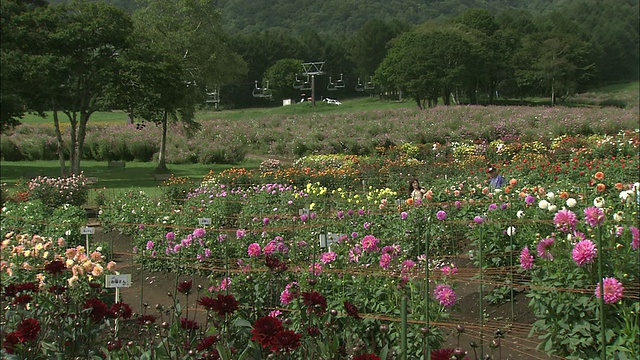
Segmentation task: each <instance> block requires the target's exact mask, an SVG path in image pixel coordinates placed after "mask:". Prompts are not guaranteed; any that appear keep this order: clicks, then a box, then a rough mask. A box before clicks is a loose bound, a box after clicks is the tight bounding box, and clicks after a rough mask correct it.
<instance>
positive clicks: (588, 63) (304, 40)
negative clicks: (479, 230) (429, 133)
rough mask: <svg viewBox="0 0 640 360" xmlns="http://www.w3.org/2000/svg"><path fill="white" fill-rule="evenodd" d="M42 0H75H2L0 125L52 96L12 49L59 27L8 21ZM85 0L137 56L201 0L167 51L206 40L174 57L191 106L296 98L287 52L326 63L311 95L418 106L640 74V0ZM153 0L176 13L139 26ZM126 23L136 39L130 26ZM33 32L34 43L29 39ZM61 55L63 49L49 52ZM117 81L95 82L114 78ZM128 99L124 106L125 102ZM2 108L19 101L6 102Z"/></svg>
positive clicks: (562, 91)
mask: <svg viewBox="0 0 640 360" xmlns="http://www.w3.org/2000/svg"><path fill="white" fill-rule="evenodd" d="M47 3H50V6H49V8H54V9H57V8H61V6H63V5H64V6H69V7H68V8H70V9H73V8H74V6H79V5H77V4H78V3H76V2H72V1H65V0H51V1H49V2H47V1H45V0H12V1H11V0H2V7H3V11H2V21H3V25H2V27H3V30H2V31H3V34H2V35H3V42H2V56H3V61H2V65H3V69H2V70H3V71H2V80H3V81H2V83H3V88H2V94H3V97H2V108H3V109H2V111H3V114H2V122H3V124H9V123H11V120H12V119H13V120H16V119H18V118H19V116H16V115H20V113H21V112H22V109H25V108H29V110H34V109H35V110H39V109H41V108H47V109H51V106H52V105H51V102H50V101H49V100H47V101H43V99H42V98H41V97H36V96H35V94H38V93H39V92H32V91H29V87H30V86H35V85H36V84H42V83H46V82H47V81H43V80H42V79H38V77H40V76H45V74H52V71H51V70H47V71H38V72H36V71H34V70H33V69H29V68H28V67H26V65H27V64H29V62H22V63H21V64H22V65H23V66H20V67H18V66H15V67H14V66H12V64H13V63H12V62H11V61H9V60H10V59H12V57H16V56H18V57H20V56H23V57H28V58H30V59H32V60H33V59H38V58H39V59H42V57H46V56H45V54H43V53H42V51H43V49H45V47H42V44H40V43H41V42H46V41H45V39H44V38H46V37H47V36H54V37H56V36H58V35H55V31H52V32H49V33H47V31H48V30H45V29H40V30H38V31H34V34H35V33H38V34H39V35H38V36H40V37H41V38H36V36H35V35H33V34H31V35H28V34H26V33H23V32H20V31H16V32H14V34H10V33H9V32H10V30H12V29H16V28H21V27H28V25H27V24H28V21H41V20H33V19H31V20H25V19H27V18H28V16H27V17H25V16H26V15H24V14H28V13H36V12H38V11H40V10H36V9H41V8H44V7H46V6H45V5H47ZM91 3H96V4H100V5H104V6H106V7H110V6H111V5H112V6H113V7H114V8H117V9H120V10H121V11H122V16H123V17H124V18H130V19H131V21H132V27H133V29H136V31H132V32H131V33H130V36H129V38H128V39H127V41H126V43H123V44H122V45H121V46H122V47H124V48H127V49H129V50H130V51H124V50H126V49H124V48H123V49H122V51H121V52H122V54H132V53H133V48H130V45H131V44H138V45H144V44H147V45H149V46H147V48H146V49H145V48H144V46H136V47H137V48H139V49H138V50H135V52H136V53H137V54H138V55H137V56H143V57H146V58H145V59H144V61H157V57H158V56H161V57H166V56H168V52H170V50H171V47H172V45H171V41H174V42H176V41H177V42H180V41H181V40H179V39H178V38H179V36H178V37H176V36H172V37H169V38H174V39H169V38H167V39H164V40H163V41H161V42H165V44H164V45H163V46H164V48H163V49H164V50H160V49H155V50H154V51H158V52H160V55H153V56H152V55H149V54H143V55H140V54H141V53H143V52H147V53H148V52H151V50H149V49H150V47H151V44H154V47H155V45H157V44H158V40H157V39H156V38H157V37H158V36H164V37H166V34H167V31H177V30H175V29H176V28H179V27H185V28H184V29H183V30H182V31H184V32H185V33H188V30H187V29H188V27H189V26H190V25H189V21H186V20H185V16H183V15H182V13H183V12H184V13H185V14H186V13H188V12H189V11H193V9H188V8H189V7H190V6H194V4H198V6H199V7H200V10H199V11H200V12H199V17H198V18H199V20H200V21H201V22H200V24H206V25H207V26H206V28H207V29H209V30H207V31H209V32H208V33H203V34H199V35H198V36H197V37H196V38H193V39H191V41H192V42H191V43H190V46H191V48H192V49H188V48H186V47H185V46H183V45H184V44H181V46H178V48H177V49H173V50H175V51H174V54H172V55H171V56H174V57H176V58H179V56H180V54H179V52H180V51H185V52H186V53H183V54H182V55H187V54H189V55H192V54H193V52H194V51H202V52H207V51H209V52H210V53H209V54H201V55H198V56H197V57H196V56H189V57H188V58H189V61H182V62H180V61H178V62H177V64H175V66H177V67H178V68H179V73H180V75H177V76H178V77H181V78H182V83H185V84H186V83H192V84H196V83H197V84H198V86H191V87H188V90H189V91H193V92H194V93H193V94H191V95H189V96H188V101H190V102H193V104H194V105H195V106H199V105H204V104H205V101H204V100H203V99H205V98H206V93H207V92H209V93H211V92H210V91H211V90H210V89H219V90H220V91H219V94H220V106H221V107H223V108H238V107H250V106H268V105H277V104H280V103H281V99H283V98H293V99H297V98H298V97H299V96H300V95H301V92H303V91H300V90H298V89H294V88H293V86H292V85H293V83H294V82H296V80H301V81H305V80H306V78H305V77H304V75H302V74H301V73H302V72H303V69H302V67H301V66H296V65H295V64H299V63H302V62H315V61H321V62H324V66H323V71H324V75H322V76H317V77H316V79H315V81H316V88H317V92H316V95H317V96H318V98H319V97H320V96H330V97H337V98H344V97H349V96H355V95H357V94H361V93H374V94H390V93H392V94H398V93H400V92H401V93H402V94H403V96H404V97H405V98H410V99H414V100H415V101H416V102H417V104H419V105H420V106H423V105H426V106H428V105H434V104H436V102H437V101H441V102H444V104H449V103H452V102H466V103H490V102H492V101H494V100H495V96H496V95H497V94H499V95H500V96H501V97H502V96H506V97H511V98H521V97H526V96H544V97H548V98H550V99H552V101H558V100H562V98H564V97H566V96H569V95H571V94H573V93H576V92H580V91H583V90H585V89H589V88H593V87H597V86H601V85H605V84H608V83H612V82H618V81H625V80H636V79H638V73H639V71H638V62H639V55H638V47H639V39H638V1H637V0H607V1H605V0H564V1H551V0H532V1H526V2H524V1H516V0H495V1H480V0H442V1H436V0H423V1H415V0H414V1H409V0H386V1H384V0H372V1H366V2H362V1H356V0H340V1H337V0H328V1H323V2H317V1H311V0H296V1H292V0H254V1H246V0H200V1H195V2H194V1H192V2H188V1H183V0H176V1H170V0H144V1H123V0H104V1H92V2H91ZM73 4H75V5H73ZM150 8H155V9H164V10H162V11H174V13H173V16H172V15H171V14H170V13H168V14H165V16H167V17H166V20H167V21H166V24H165V25H166V29H163V28H162V26H160V24H158V26H156V28H155V30H153V29H151V30H149V27H148V26H147V25H148V24H145V23H143V22H142V20H139V19H141V18H142V15H143V14H145V12H146V13H148V11H149V9H150ZM169 8H171V9H172V10H168V9H169ZM158 11H160V10H158ZM23 15H24V16H23ZM136 19H138V20H136ZM25 21H27V23H25ZM48 21H53V22H55V21H56V20H54V19H48ZM191 22H193V21H191ZM88 25H89V24H88ZM192 25H193V24H192ZM89 26H90V25H89ZM194 26H195V25H194ZM145 28H147V29H146V30H144V29H145ZM172 29H173V30H172ZM147 30H148V31H147ZM198 30H199V31H201V30H202V29H200V28H198ZM135 36H143V37H144V38H145V39H146V40H142V41H139V40H136V39H133V37H135ZM184 36H186V35H184ZM58 37H59V36H58ZM154 37H156V38H154ZM30 42H32V43H33V45H34V46H35V48H32V47H30V46H29V44H30ZM16 44H26V45H27V46H17V45H16ZM140 48H141V49H142V50H140ZM196 48H197V50H195V49H196ZM34 49H38V50H37V51H36V50H34ZM55 51H56V52H60V51H62V52H63V51H64V49H56V50H55ZM189 51H191V53H190V52H189ZM118 53H120V52H118ZM49 55H51V54H49ZM63 55H70V54H55V55H51V56H63ZM120 58H121V59H122V58H124V56H121V57H120ZM185 59H186V57H185ZM185 59H182V60H185ZM140 61H141V62H144V61H142V60H140ZM176 61H177V60H176ZM291 64H294V65H293V66H292V65H291ZM40 65H42V64H41V63H40ZM120 65H122V64H120ZM25 67H26V68H25ZM296 67H297V69H296ZM203 68H206V69H207V70H206V71H207V72H208V74H209V76H208V77H206V79H205V78H202V79H199V80H200V81H198V82H196V81H195V80H196V78H200V77H201V76H202V75H201V73H202V71H196V73H195V74H194V69H200V70H201V69H203ZM138 71H139V70H138ZM296 74H298V76H297V77H296ZM130 76H131V75H130ZM120 79H121V78H120ZM136 79H138V78H136ZM330 79H331V83H330V82H329V81H330ZM338 79H340V80H341V81H342V84H345V85H346V86H345V87H344V88H335V87H332V84H335V81H336V80H338ZM5 80H6V81H5ZM27 80H28V81H27ZM16 81H20V82H21V84H20V86H17V85H15V86H14V84H15V82H16ZM140 81H141V80H140ZM256 81H257V83H256ZM267 81H268V82H269V95H272V97H256V96H253V95H254V94H255V93H256V91H255V90H256V89H255V87H256V86H257V87H259V88H261V89H264V87H265V86H266V83H267ZM367 83H369V84H372V85H373V86H368V87H367V89H366V90H367V91H365V92H359V91H357V90H364V89H363V86H362V85H363V84H367ZM5 84H8V85H5ZM18 88H21V89H18ZM115 88H116V87H115V86H106V85H105V87H104V89H105V90H110V91H112V90H114V89H115ZM136 89H137V90H140V89H142V87H140V86H138V87H129V88H128V90H127V91H124V90H122V89H120V91H121V92H124V93H125V94H128V97H126V96H125V97H124V98H123V96H122V95H118V96H115V95H113V94H111V95H109V96H108V100H109V101H103V102H99V103H95V104H94V105H96V106H98V105H99V106H98V107H109V108H114V106H117V107H122V106H123V104H124V103H133V102H135V99H136V97H135V96H133V95H131V94H132V93H133V91H134V90H136ZM329 89H331V90H329ZM370 89H372V90H370ZM332 90H333V91H332ZM145 91H151V90H149V89H146V90H145ZM176 91H177V90H176ZM258 92H259V91H258ZM25 96H27V97H28V99H27V98H24V97H25ZM185 101H187V100H185ZM116 103H117V105H114V104H116ZM134 105H135V104H128V105H127V107H128V108H130V110H132V111H133V110H134V107H135V106H134ZM148 108H149V107H148V106H147V107H146V108H143V109H142V110H140V109H138V110H137V113H138V114H140V113H145V112H147V110H148ZM5 109H7V111H9V110H13V111H14V112H15V114H12V113H5ZM170 112H171V111H169V113H170ZM152 113H153V112H152ZM156 115H157V114H156ZM156 115H154V116H156ZM165 115H166V114H165ZM160 117H161V116H160ZM156 118H158V116H156Z"/></svg>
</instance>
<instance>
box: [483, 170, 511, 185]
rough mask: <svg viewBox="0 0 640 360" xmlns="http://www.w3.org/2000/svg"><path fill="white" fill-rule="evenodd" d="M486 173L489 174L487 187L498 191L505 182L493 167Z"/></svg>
mask: <svg viewBox="0 0 640 360" xmlns="http://www.w3.org/2000/svg"><path fill="white" fill-rule="evenodd" d="M487 173H488V174H489V187H491V188H493V189H500V188H501V187H502V186H503V185H504V184H505V183H506V182H507V181H506V180H505V179H504V178H503V177H502V175H500V174H498V170H497V169H496V168H494V167H490V168H489V170H487Z"/></svg>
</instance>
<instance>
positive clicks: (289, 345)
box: [271, 330, 302, 352]
mask: <svg viewBox="0 0 640 360" xmlns="http://www.w3.org/2000/svg"><path fill="white" fill-rule="evenodd" d="M301 337H302V334H297V333H296V332H295V331H293V330H280V331H278V333H277V334H276V335H275V336H274V337H273V338H272V339H271V351H276V352H277V351H285V352H289V351H291V350H295V349H296V348H297V347H298V346H300V338H301Z"/></svg>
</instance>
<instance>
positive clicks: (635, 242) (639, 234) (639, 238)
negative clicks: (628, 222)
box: [629, 226, 640, 250]
mask: <svg viewBox="0 0 640 360" xmlns="http://www.w3.org/2000/svg"><path fill="white" fill-rule="evenodd" d="M629 230H631V236H632V239H631V248H632V249H633V250H638V248H639V247H640V230H638V228H637V227H635V226H630V227H629Z"/></svg>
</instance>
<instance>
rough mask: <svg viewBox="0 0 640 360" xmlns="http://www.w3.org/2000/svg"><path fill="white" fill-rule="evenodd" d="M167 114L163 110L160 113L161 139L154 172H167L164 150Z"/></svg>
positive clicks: (165, 147) (165, 146)
mask: <svg viewBox="0 0 640 360" xmlns="http://www.w3.org/2000/svg"><path fill="white" fill-rule="evenodd" d="M167 118H168V114H167V111H166V110H165V111H164V113H163V114H162V141H161V142H160V155H159V156H158V166H157V167H156V172H168V171H169V169H167V160H166V150H167V122H168V119H167Z"/></svg>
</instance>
